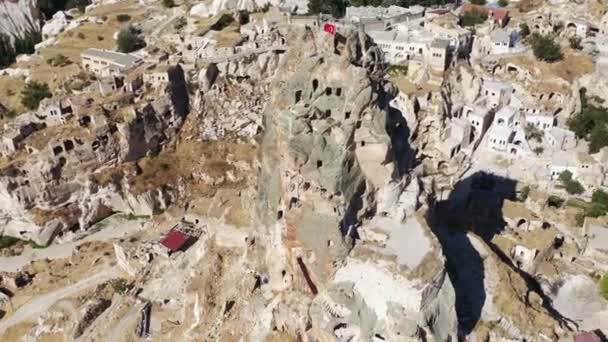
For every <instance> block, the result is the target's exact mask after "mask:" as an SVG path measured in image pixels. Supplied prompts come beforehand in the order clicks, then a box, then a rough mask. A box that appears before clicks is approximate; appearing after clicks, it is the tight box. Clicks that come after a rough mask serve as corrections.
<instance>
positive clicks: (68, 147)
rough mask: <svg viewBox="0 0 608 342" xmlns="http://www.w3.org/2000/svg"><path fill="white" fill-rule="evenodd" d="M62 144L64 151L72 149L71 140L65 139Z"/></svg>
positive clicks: (72, 143)
mask: <svg viewBox="0 0 608 342" xmlns="http://www.w3.org/2000/svg"><path fill="white" fill-rule="evenodd" d="M63 146H64V147H65V151H66V152H68V151H71V150H73V149H74V142H73V141H72V140H66V141H64V142H63Z"/></svg>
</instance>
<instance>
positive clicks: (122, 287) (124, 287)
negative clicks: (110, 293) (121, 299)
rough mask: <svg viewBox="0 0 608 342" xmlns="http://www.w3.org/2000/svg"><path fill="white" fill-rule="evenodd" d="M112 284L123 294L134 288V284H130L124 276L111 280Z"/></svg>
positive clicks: (114, 288) (115, 290)
mask: <svg viewBox="0 0 608 342" xmlns="http://www.w3.org/2000/svg"><path fill="white" fill-rule="evenodd" d="M110 286H112V289H113V290H114V292H116V293H118V294H119V295H121V296H123V295H125V294H126V293H127V292H129V290H130V289H132V288H133V285H130V284H129V283H128V282H127V280H126V279H124V278H119V279H112V280H110Z"/></svg>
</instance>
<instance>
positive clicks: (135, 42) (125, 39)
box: [117, 26, 146, 53]
mask: <svg viewBox="0 0 608 342" xmlns="http://www.w3.org/2000/svg"><path fill="white" fill-rule="evenodd" d="M117 44H118V51H120V52H123V53H129V52H133V51H137V50H140V49H142V48H144V47H146V42H145V41H144V40H143V38H141V36H140V32H139V30H137V29H135V28H134V27H133V26H128V27H125V28H124V29H122V30H120V32H119V33H118V40H117Z"/></svg>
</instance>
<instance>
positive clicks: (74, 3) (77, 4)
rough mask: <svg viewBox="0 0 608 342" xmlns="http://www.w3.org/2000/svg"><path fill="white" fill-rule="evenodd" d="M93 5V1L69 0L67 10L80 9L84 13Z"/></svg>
mask: <svg viewBox="0 0 608 342" xmlns="http://www.w3.org/2000/svg"><path fill="white" fill-rule="evenodd" d="M90 4H91V0H68V2H67V3H66V5H65V8H66V9H71V8H78V10H79V11H80V13H84V12H85V9H86V8H87V6H88V5H90Z"/></svg>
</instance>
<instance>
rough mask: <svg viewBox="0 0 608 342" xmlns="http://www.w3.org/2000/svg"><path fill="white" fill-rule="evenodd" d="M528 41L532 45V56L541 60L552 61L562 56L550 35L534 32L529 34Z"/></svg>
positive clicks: (559, 48) (560, 50)
mask: <svg viewBox="0 0 608 342" xmlns="http://www.w3.org/2000/svg"><path fill="white" fill-rule="evenodd" d="M529 41H530V44H531V45H532V51H533V52H534V56H536V58H537V59H539V60H541V61H545V62H548V63H552V62H556V61H559V60H561V59H562V58H563V57H564V55H563V53H562V49H561V47H560V46H559V44H557V43H556V42H555V40H554V39H553V37H552V36H550V35H542V34H539V33H536V32H535V33H533V34H532V36H530V39H529Z"/></svg>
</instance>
